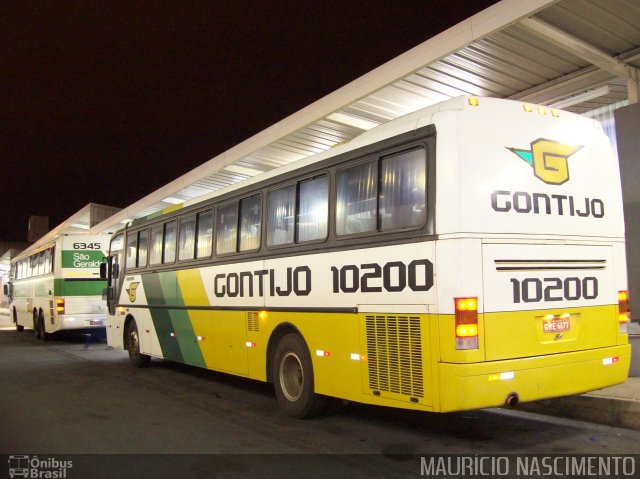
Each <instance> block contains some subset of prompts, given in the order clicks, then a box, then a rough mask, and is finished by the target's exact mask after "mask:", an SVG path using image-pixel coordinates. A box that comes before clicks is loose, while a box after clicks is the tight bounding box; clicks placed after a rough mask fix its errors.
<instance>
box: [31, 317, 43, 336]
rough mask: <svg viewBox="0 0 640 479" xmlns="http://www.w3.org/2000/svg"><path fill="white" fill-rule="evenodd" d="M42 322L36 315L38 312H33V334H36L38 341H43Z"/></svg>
mask: <svg viewBox="0 0 640 479" xmlns="http://www.w3.org/2000/svg"><path fill="white" fill-rule="evenodd" d="M40 328H41V326H40V320H39V319H38V316H37V315H36V312H35V311H34V312H33V332H34V333H36V338H37V339H42V329H40Z"/></svg>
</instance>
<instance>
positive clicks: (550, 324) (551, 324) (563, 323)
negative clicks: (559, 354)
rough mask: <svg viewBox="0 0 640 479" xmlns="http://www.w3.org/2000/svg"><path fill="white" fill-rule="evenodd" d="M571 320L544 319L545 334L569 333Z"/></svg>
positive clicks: (543, 328)
mask: <svg viewBox="0 0 640 479" xmlns="http://www.w3.org/2000/svg"><path fill="white" fill-rule="evenodd" d="M570 328H571V320H570V319H569V318H567V319H544V320H542V330H543V331H544V332H545V333H561V332H563V331H569V329H570Z"/></svg>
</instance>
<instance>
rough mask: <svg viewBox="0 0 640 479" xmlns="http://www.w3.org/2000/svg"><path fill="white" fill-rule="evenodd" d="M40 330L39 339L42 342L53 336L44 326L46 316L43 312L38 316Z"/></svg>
mask: <svg viewBox="0 0 640 479" xmlns="http://www.w3.org/2000/svg"><path fill="white" fill-rule="evenodd" d="M38 330H39V331H40V336H39V338H40V339H41V340H42V341H48V340H49V338H50V337H51V334H49V333H47V328H46V327H45V324H44V315H43V314H42V311H41V312H40V314H39V315H38Z"/></svg>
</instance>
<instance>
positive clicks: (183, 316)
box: [159, 271, 206, 367]
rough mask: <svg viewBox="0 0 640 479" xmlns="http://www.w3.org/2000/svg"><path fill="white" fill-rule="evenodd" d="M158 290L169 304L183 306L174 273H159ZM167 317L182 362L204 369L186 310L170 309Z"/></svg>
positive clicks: (202, 359) (196, 339)
mask: <svg viewBox="0 0 640 479" xmlns="http://www.w3.org/2000/svg"><path fill="white" fill-rule="evenodd" d="M159 276H160V288H161V289H162V292H163V293H164V298H165V299H166V301H167V302H168V303H169V304H175V305H177V306H184V300H183V298H182V295H181V294H180V289H179V288H178V276H177V274H176V272H175V271H171V272H167V273H159ZM169 317H170V319H171V324H172V325H173V331H174V333H175V334H176V336H175V337H174V338H173V339H174V340H177V341H178V345H179V346H180V352H181V353H182V357H183V358H184V362H185V363H187V364H191V365H192V366H199V367H205V366H206V364H205V362H204V358H203V357H202V352H201V351H200V346H199V345H198V338H197V337H196V335H195V332H194V331H193V326H192V325H191V319H190V318H189V314H188V313H187V311H186V310H180V309H171V310H169Z"/></svg>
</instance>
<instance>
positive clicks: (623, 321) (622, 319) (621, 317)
mask: <svg viewBox="0 0 640 479" xmlns="http://www.w3.org/2000/svg"><path fill="white" fill-rule="evenodd" d="M630 320H631V312H630V311H629V294H628V293H627V292H626V291H618V322H619V323H620V332H621V333H626V332H627V324H628V323H629V321H630Z"/></svg>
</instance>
